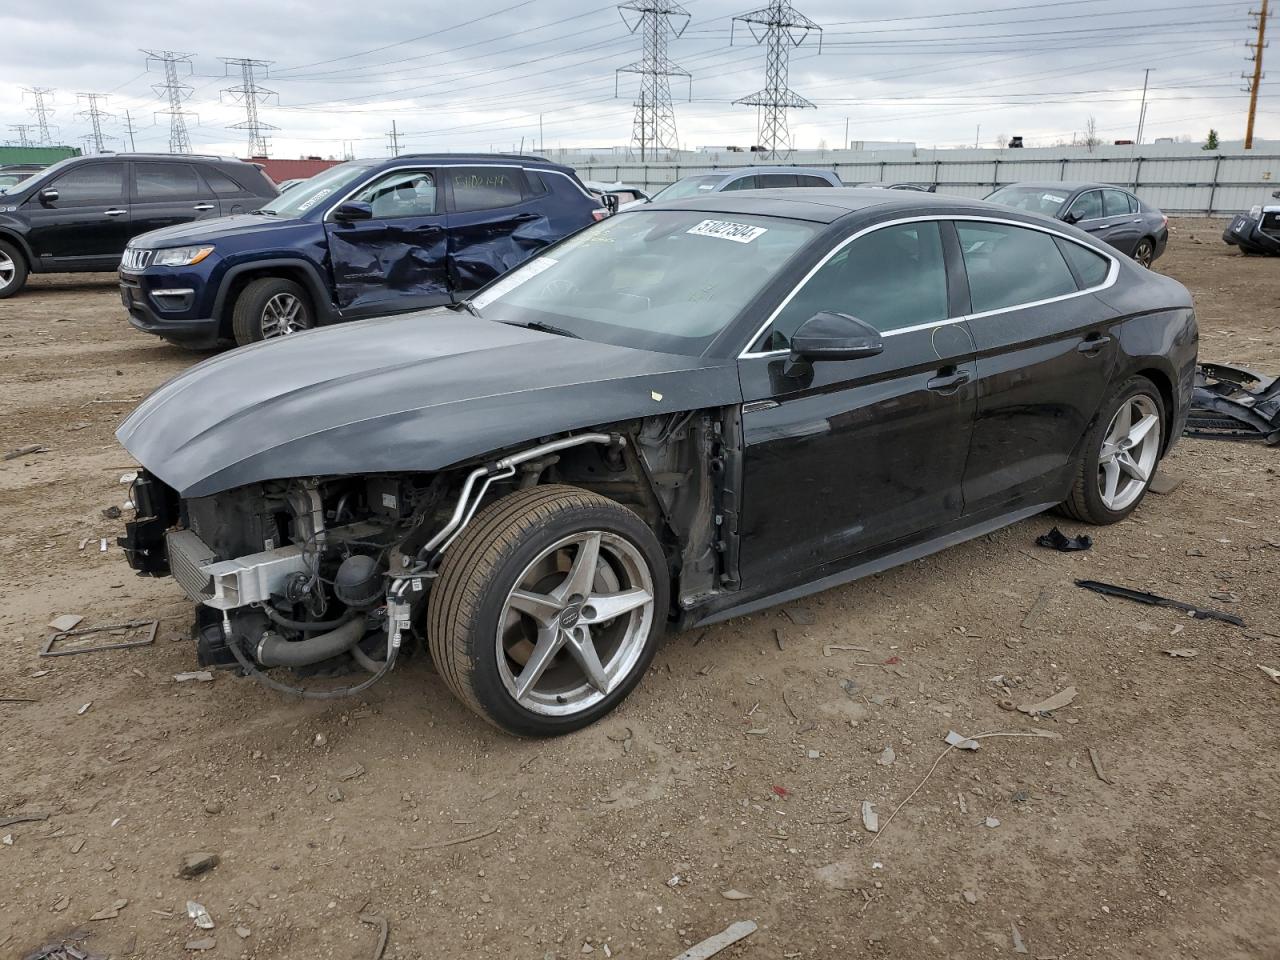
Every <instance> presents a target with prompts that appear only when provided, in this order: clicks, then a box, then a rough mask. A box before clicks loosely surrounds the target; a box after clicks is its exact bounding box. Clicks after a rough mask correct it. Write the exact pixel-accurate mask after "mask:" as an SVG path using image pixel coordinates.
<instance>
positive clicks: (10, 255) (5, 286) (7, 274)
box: [0, 240, 27, 300]
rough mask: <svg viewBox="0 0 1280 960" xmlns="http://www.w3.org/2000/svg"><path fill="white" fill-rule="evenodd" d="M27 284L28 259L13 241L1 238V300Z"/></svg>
mask: <svg viewBox="0 0 1280 960" xmlns="http://www.w3.org/2000/svg"><path fill="white" fill-rule="evenodd" d="M26 285H27V261H26V260H24V259H23V258H22V254H21V253H20V252H19V251H18V250H17V248H16V247H14V246H13V244H11V243H6V242H5V241H3V240H0V300H3V299H4V298H5V297H12V296H13V295H14V294H15V293H17V292H18V291H19V290H21V289H22V288H23V287H25V286H26Z"/></svg>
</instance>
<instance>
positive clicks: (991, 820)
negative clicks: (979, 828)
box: [982, 817, 1000, 830]
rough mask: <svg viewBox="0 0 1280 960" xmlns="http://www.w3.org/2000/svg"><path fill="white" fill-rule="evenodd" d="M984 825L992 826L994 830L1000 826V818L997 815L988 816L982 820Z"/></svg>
mask: <svg viewBox="0 0 1280 960" xmlns="http://www.w3.org/2000/svg"><path fill="white" fill-rule="evenodd" d="M982 825H983V826H984V827H990V828H991V829H992V830H994V829H995V828H996V827H998V826H1000V820H999V818H997V817H986V818H985V819H984V820H983V821H982Z"/></svg>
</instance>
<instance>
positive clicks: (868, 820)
mask: <svg viewBox="0 0 1280 960" xmlns="http://www.w3.org/2000/svg"><path fill="white" fill-rule="evenodd" d="M862 826H863V827H864V828H865V829H866V831H867V833H879V832H880V815H879V814H878V813H876V809H875V806H874V805H873V804H872V803H871V801H870V800H863V801H862Z"/></svg>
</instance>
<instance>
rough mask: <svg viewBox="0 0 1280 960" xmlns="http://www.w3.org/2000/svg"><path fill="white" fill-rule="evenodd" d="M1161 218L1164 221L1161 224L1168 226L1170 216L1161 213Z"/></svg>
mask: <svg viewBox="0 0 1280 960" xmlns="http://www.w3.org/2000/svg"><path fill="white" fill-rule="evenodd" d="M1160 220H1161V221H1162V222H1161V224H1160V225H1161V226H1163V227H1167V226H1168V225H1169V218H1168V217H1167V216H1166V215H1165V214H1163V213H1162V214H1160Z"/></svg>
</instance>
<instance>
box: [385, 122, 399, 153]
mask: <svg viewBox="0 0 1280 960" xmlns="http://www.w3.org/2000/svg"><path fill="white" fill-rule="evenodd" d="M387 143H388V145H389V146H390V148H391V155H392V156H393V157H398V156H400V131H399V130H397V129H396V121H395V118H394V117H393V118H392V120H391V130H390V131H389V132H388V133H387Z"/></svg>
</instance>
